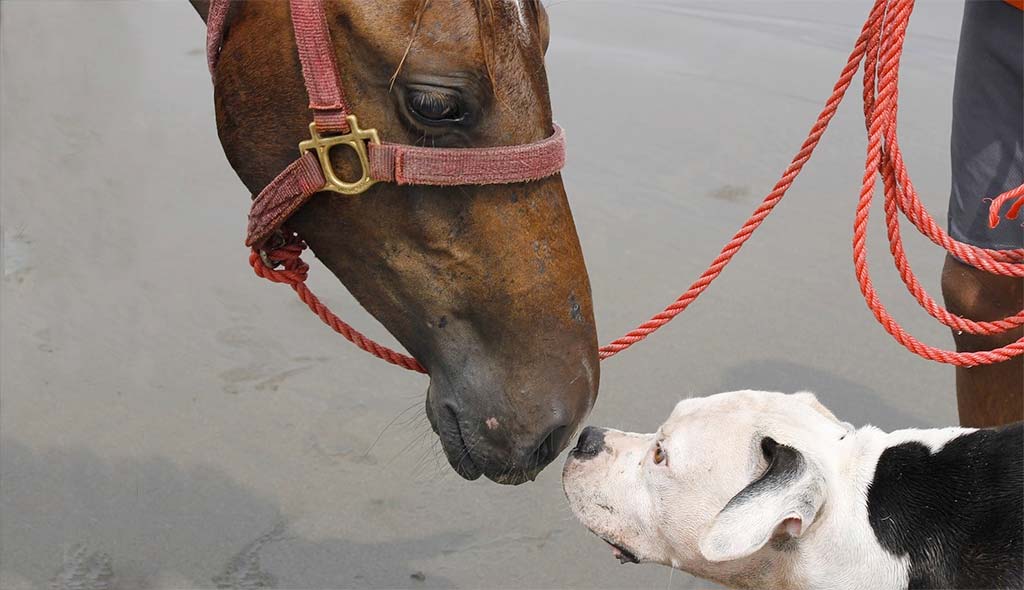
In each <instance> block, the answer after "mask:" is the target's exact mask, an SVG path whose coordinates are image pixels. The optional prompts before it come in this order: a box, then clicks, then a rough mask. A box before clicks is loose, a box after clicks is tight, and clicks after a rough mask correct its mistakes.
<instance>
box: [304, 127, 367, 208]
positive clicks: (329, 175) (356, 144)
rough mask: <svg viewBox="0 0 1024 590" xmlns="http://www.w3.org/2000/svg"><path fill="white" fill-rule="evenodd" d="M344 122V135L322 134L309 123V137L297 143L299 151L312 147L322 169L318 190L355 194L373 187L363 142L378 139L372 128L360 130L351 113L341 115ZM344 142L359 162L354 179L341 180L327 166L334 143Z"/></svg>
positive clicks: (328, 165)
mask: <svg viewBox="0 0 1024 590" xmlns="http://www.w3.org/2000/svg"><path fill="white" fill-rule="evenodd" d="M345 120H347V121H348V127H349V132H348V133H346V134H344V135H331V136H328V137H322V136H321V135H320V132H319V131H318V130H317V128H316V123H310V124H309V136H310V138H309V139H307V140H305V141H302V142H300V143H299V153H300V154H302V153H304V152H306V150H316V156H317V158H318V159H319V160H320V168H321V169H322V170H323V172H324V181H325V183H324V187H323V188H322V189H320V190H324V191H334V192H336V193H341V194H343V195H358V194H360V193H362V192H363V191H365V190H366V189H368V188H370V187H371V186H373V184H374V183H376V182H377V181H376V180H373V179H372V178H370V158H369V156H368V155H367V147H366V143H367V142H370V143H372V144H375V145H380V138H379V137H377V130H376V129H360V128H359V121H357V120H356V116H355V115H348V116H346V117H345ZM341 144H344V145H347V146H348V147H350V148H352V149H353V150H354V151H355V152H356V155H357V156H358V157H359V164H360V166H362V176H361V177H360V178H359V180H356V181H355V182H345V181H344V180H342V179H341V178H340V177H338V174H337V173H336V172H335V171H334V167H333V166H332V165H331V148H332V147H334V146H336V145H341Z"/></svg>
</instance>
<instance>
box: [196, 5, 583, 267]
mask: <svg viewBox="0 0 1024 590" xmlns="http://www.w3.org/2000/svg"><path fill="white" fill-rule="evenodd" d="M230 3H231V2H230V0H212V1H211V2H210V8H209V12H208V14H207V37H206V55H207V62H208V63H209V66H210V75H211V76H212V75H213V73H214V70H215V68H216V65H217V58H218V57H219V54H220V49H221V44H222V41H223V36H224V29H225V23H226V21H227V14H228V8H229V6H230ZM290 8H291V19H292V26H293V27H294V29H295V44H296V46H297V47H298V52H299V60H300V61H301V62H302V77H303V78H304V79H305V84H306V92H307V94H308V95H309V108H310V110H312V111H313V122H312V123H310V124H309V132H310V138H309V139H307V140H304V141H302V142H300V143H299V153H300V154H301V155H300V157H299V159H297V160H295V161H294V162H292V163H291V164H290V165H288V167H286V168H285V169H284V170H283V171H282V172H281V173H280V174H278V175H277V177H276V178H275V179H274V180H273V181H271V182H270V184H268V185H267V186H266V187H264V188H263V190H262V191H260V193H259V194H258V195H257V196H256V198H255V199H253V203H252V208H251V209H250V211H249V227H248V232H247V235H246V240H245V243H246V245H247V246H249V247H253V248H259V247H261V246H262V245H263V243H264V242H265V241H266V240H267V239H268V238H269V237H270V236H271V235H273V234H274V233H275V232H276V231H277V230H278V229H280V228H281V226H282V225H283V224H284V222H285V221H286V220H287V219H288V218H289V217H290V216H291V215H292V214H293V213H295V211H297V210H298V209H299V207H301V206H302V205H303V204H304V203H305V202H306V201H307V200H309V198H310V197H312V196H313V195H314V194H316V193H318V192H322V191H332V192H336V193H339V194H342V195H358V194H360V193H362V192H364V191H365V190H366V189H368V188H370V187H371V186H372V185H373V184H374V183H377V182H393V183H395V184H400V185H401V184H418V185H433V186H454V185H466V184H509V183H516V182H527V181H531V180H538V179H541V178H546V177H548V176H551V175H552V174H556V173H557V172H558V171H560V170H561V169H562V167H563V166H564V165H565V134H564V132H563V131H562V129H561V127H559V126H558V125H554V133H553V134H552V135H551V136H550V137H548V138H547V139H543V140H541V141H537V142H534V143H528V144H521V145H512V146H500V147H487V148H433V147H417V146H411V145H405V144H396V143H382V142H381V141H380V138H379V137H378V134H377V130H376V129H362V128H360V127H359V121H358V120H357V119H356V116H355V115H354V114H352V112H351V109H350V108H349V106H348V101H347V100H346V98H345V92H344V89H343V87H342V84H341V77H340V75H339V72H338V64H337V60H336V59H335V55H334V46H333V44H332V43H331V33H330V30H329V29H328V27H327V13H326V11H325V9H324V0H290ZM338 145H345V146H348V147H349V148H351V149H352V150H353V151H355V153H356V155H357V156H358V158H359V163H360V166H361V175H360V177H359V179H358V180H355V181H353V182H347V181H345V180H343V179H342V178H341V177H340V176H339V175H338V174H337V172H335V170H334V167H333V166H332V164H331V158H330V150H331V148H333V147H335V146H338Z"/></svg>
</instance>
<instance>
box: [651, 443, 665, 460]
mask: <svg viewBox="0 0 1024 590" xmlns="http://www.w3.org/2000/svg"><path fill="white" fill-rule="evenodd" d="M653 458H654V464H655V465H661V464H662V463H664V462H665V459H667V458H668V453H666V452H665V449H662V448H661V443H657V444H655V445H654V457H653Z"/></svg>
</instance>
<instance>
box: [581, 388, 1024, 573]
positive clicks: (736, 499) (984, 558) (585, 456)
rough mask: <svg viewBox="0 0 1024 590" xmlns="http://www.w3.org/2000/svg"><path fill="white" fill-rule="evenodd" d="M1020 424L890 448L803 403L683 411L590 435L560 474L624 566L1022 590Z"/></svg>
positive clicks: (959, 431) (911, 439)
mask: <svg viewBox="0 0 1024 590" xmlns="http://www.w3.org/2000/svg"><path fill="white" fill-rule="evenodd" d="M1022 463H1024V440H1022V425H1021V424H1015V425H1013V426H1008V427H1005V428H1002V429H998V430H972V429H967V428H943V429H936V430H900V431H896V432H892V433H885V432H882V431H881V430H878V429H877V428H874V427H871V426H868V427H864V428H861V429H854V428H853V427H852V426H850V425H849V424H846V423H844V422H840V421H839V420H837V419H836V417H835V416H834V415H832V413H831V412H829V411H828V410H827V409H826V408H825V407H824V406H822V405H821V404H820V403H819V402H818V400H817V399H816V398H815V397H814V395H813V394H810V393H796V394H792V395H785V394H781V393H771V392H765V391H736V392H731V393H722V394H718V395H714V396H710V397H706V398H697V399H687V400H684V401H682V402H680V403H679V404H678V405H677V406H676V408H675V410H674V411H673V412H672V415H671V416H670V417H669V419H668V420H667V421H666V422H665V423H664V424H663V425H662V426H661V428H659V429H658V431H657V432H655V433H653V434H635V433H627V432H620V431H617V430H606V429H599V428H593V427H589V428H587V429H585V430H584V431H583V433H582V434H581V435H580V438H579V443H578V444H577V446H576V448H575V449H573V450H572V451H571V452H570V454H569V458H568V460H567V461H566V463H565V468H564V470H563V472H562V483H563V486H564V488H565V494H566V497H567V498H568V499H569V504H570V505H571V506H572V510H573V512H574V513H575V514H576V516H577V518H579V519H580V521H581V522H583V524H584V525H585V526H587V528H589V529H590V530H591V531H593V532H594V533H596V534H597V535H598V536H599V537H601V538H603V539H604V540H605V541H607V542H608V543H609V544H611V545H612V547H613V548H614V549H613V553H614V555H615V556H616V557H618V558H619V559H620V560H622V561H634V562H640V561H644V562H655V563H661V564H665V565H669V566H672V567H675V568H679V569H682V570H685V571H687V572H690V573H692V574H694V575H697V576H701V577H704V578H708V579H711V580H715V581H717V582H720V583H723V584H725V585H727V586H733V587H738V588H772V589H781V588H829V589H842V588H857V589H871V590H882V589H890V588H1022V587H1024V541H1022V535H1024V522H1022V516H1021V512H1022V505H1024V475H1022Z"/></svg>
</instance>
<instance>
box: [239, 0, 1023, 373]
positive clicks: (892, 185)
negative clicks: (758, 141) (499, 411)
mask: <svg viewBox="0 0 1024 590" xmlns="http://www.w3.org/2000/svg"><path fill="white" fill-rule="evenodd" d="M913 8H914V1H913V0H876V2H875V4H874V6H873V8H872V10H871V13H870V15H869V16H868V19H867V21H866V22H865V24H864V27H863V29H862V30H861V33H860V36H859V37H858V38H857V43H856V45H855V46H854V48H853V51H852V52H851V53H850V57H849V60H848V61H847V63H846V66H845V67H844V68H843V70H842V73H841V74H840V76H839V80H838V81H837V82H836V84H835V86H834V87H833V90H832V94H831V95H830V96H829V98H828V100H827V101H826V103H825V107H824V108H823V109H822V111H821V113H820V114H819V115H818V118H817V120H816V121H815V123H814V125H813V126H812V127H811V130H810V133H809V134H808V136H807V139H806V140H804V142H803V145H801V147H800V150H799V151H798V152H797V154H796V155H795V156H794V157H793V159H792V161H791V162H790V164H789V166H787V167H786V170H785V172H783V174H782V177H781V178H780V179H779V181H778V182H777V183H776V184H775V186H774V187H773V188H772V191H771V192H770V193H768V195H767V196H766V197H765V198H764V200H763V201H762V202H761V204H760V205H759V206H758V207H757V209H756V210H755V211H754V213H753V214H752V215H751V216H750V218H749V219H748V220H747V221H746V222H745V223H744V224H743V226H742V227H741V228H740V230H739V231H738V232H736V234H735V235H734V236H733V238H732V240H730V241H729V243H727V244H726V245H725V247H723V248H722V250H721V252H720V253H719V254H718V256H716V257H715V259H714V260H713V261H712V262H711V265H710V266H709V267H708V269H707V270H705V271H704V272H703V273H702V274H701V275H700V277H699V278H698V279H697V280H696V281H695V282H694V283H693V284H692V285H690V287H689V288H688V289H687V290H686V291H685V292H684V293H683V294H682V295H680V296H679V297H678V298H677V299H676V300H675V301H673V302H672V303H671V304H669V305H668V306H667V307H666V308H665V309H664V310H662V311H661V312H660V313H658V314H656V315H655V316H653V317H652V318H650V319H649V320H647V321H646V322H644V323H642V324H640V325H639V326H637V327H636V328H635V329H633V330H631V331H630V332H629V333H627V334H626V335H624V336H622V337H620V338H618V339H616V340H614V341H612V342H611V343H609V344H607V345H605V346H602V347H601V349H600V357H601V359H602V360H604V359H606V358H608V357H611V356H614V355H615V354H618V353H619V352H622V351H623V350H625V349H627V348H629V347H630V346H632V345H634V344H636V343H637V342H639V341H641V340H643V339H645V338H647V337H648V336H650V335H651V334H652V333H654V332H655V331H657V330H658V329H659V328H661V327H662V326H664V325H665V324H667V323H668V322H670V321H672V319H673V318H675V317H676V316H677V315H679V314H680V313H682V311H683V310H684V309H686V308H687V307H689V305H690V304H691V303H693V302H694V301H695V300H696V299H697V297H699V296H700V294H701V293H703V292H704V291H705V290H706V289H707V288H708V286H710V285H711V283H712V282H713V281H714V280H715V279H716V278H717V277H718V276H719V275H720V274H721V273H722V271H723V270H724V269H725V267H726V265H728V264H729V262H730V261H731V260H732V258H733V257H734V256H735V255H736V253H737V252H739V250H740V248H742V247H743V245H744V244H745V243H746V242H747V240H749V239H750V237H751V236H752V235H753V234H754V231H756V230H757V228H758V227H760V225H761V223H763V222H764V220H765V218H767V217H768V214H769V213H771V212H772V210H773V209H774V208H775V206H776V205H778V204H779V202H780V201H781V200H782V198H783V197H784V196H785V194H786V191H787V190H789V187H790V186H792V184H793V181H794V180H796V177H797V176H798V175H799V174H800V171H801V170H802V169H803V167H804V165H805V164H806V163H807V161H808V160H809V159H810V157H811V154H813V152H814V149H815V147H817V145H818V142H819V141H820V140H821V137H822V135H824V133H825V130H826V129H827V128H828V125H829V122H830V121H831V120H832V117H833V116H834V115H835V113H836V110H837V109H838V108H839V104H840V102H842V100H843V97H844V96H845V94H846V91H847V89H848V88H849V86H850V83H851V82H852V80H853V77H854V75H855V74H856V72H857V70H858V69H860V65H861V62H863V63H864V117H865V126H866V128H867V131H868V145H867V156H866V161H865V170H864V179H863V183H862V185H861V192H860V200H859V203H858V206H857V213H856V216H855V221H854V234H853V252H854V254H853V260H854V269H855V272H856V276H857V281H858V283H859V284H860V289H861V293H862V294H863V296H864V300H865V302H866V303H867V305H868V308H869V309H870V310H871V311H872V313H873V314H874V315H875V318H876V319H877V320H878V321H879V323H880V324H882V326H883V327H884V328H885V330H886V331H887V332H889V334H891V335H892V336H893V338H894V339H896V341H897V342H899V343H900V344H901V345H903V346H904V347H905V348H907V350H910V351H911V352H913V353H915V354H917V355H919V356H921V357H923V358H926V359H930V360H934V361H938V362H942V363H948V364H953V365H957V366H963V367H970V366H975V365H983V364H991V363H997V362H1001V361H1005V360H1007V359H1010V358H1013V357H1015V356H1018V355H1021V354H1024V338H1021V339H1018V340H1017V341H1015V342H1013V343H1011V344H1008V345H1006V346H1002V347H999V348H996V349H994V350H987V351H979V352H956V351H949V350H943V349H939V348H935V347H932V346H929V345H927V344H924V343H922V342H921V341H919V340H917V339H916V338H915V337H914V336H912V335H910V334H908V333H907V332H906V331H905V330H904V329H903V328H902V327H901V326H900V325H899V324H898V323H897V322H896V320H895V319H893V318H892V316H891V315H890V314H889V312H888V310H886V308H885V306H884V305H883V304H882V302H881V301H880V300H879V298H878V294H877V293H876V292H875V289H874V286H873V285H872V282H871V277H870V274H869V271H868V264H867V249H866V239H865V237H866V231H867V221H868V212H869V210H870V206H871V201H872V199H873V198H874V193H875V182H876V175H880V176H881V178H882V183H883V193H884V195H885V205H884V207H885V217H886V226H887V228H888V237H889V245H890V251H891V253H892V255H893V260H894V262H895V265H896V268H897V270H898V272H899V274H900V277H901V278H902V280H903V282H904V283H905V284H906V286H907V289H908V290H909V292H910V293H911V294H912V295H913V296H914V298H915V299H917V301H918V302H919V303H920V304H921V306H922V307H923V308H924V309H925V310H926V311H927V312H928V313H929V314H930V315H932V316H933V317H935V318H936V319H937V320H939V321H940V322H942V323H943V324H944V325H946V326H949V327H950V328H953V329H956V330H962V331H964V332H968V333H971V334H985V335H993V334H1000V333H1003V332H1006V331H1008V330H1011V329H1013V328H1015V327H1017V326H1020V325H1022V324H1024V310H1022V311H1021V312H1019V313H1017V314H1015V315H1013V316H1010V317H1007V318H1004V319H1002V320H998V321H989V322H977V321H973V320H970V319H967V318H963V317H960V316H957V315H955V314H952V313H950V312H949V311H948V310H946V309H945V308H944V307H942V306H941V305H939V304H938V303H937V302H936V301H935V300H934V299H933V298H932V297H931V296H930V295H928V293H927V292H926V291H925V290H924V288H923V287H922V286H921V284H920V282H919V281H918V280H917V277H916V276H914V273H913V271H912V270H911V268H910V264H909V262H908V261H907V258H906V255H905V252H904V249H903V242H902V238H901V235H900V226H899V218H898V213H897V212H902V213H903V214H904V215H906V216H907V219H909V220H910V221H911V223H913V225H914V226H915V227H916V228H917V229H918V230H919V231H921V233H923V234H924V235H926V236H927V237H928V238H929V239H930V240H931V241H932V242H934V243H935V244H937V245H939V246H942V247H943V248H944V249H945V250H946V251H947V252H949V253H951V254H953V255H954V256H956V257H957V258H959V259H960V260H963V261H964V262H966V263H967V264H970V265H971V266H974V267H975V268H979V269H982V270H984V271H986V272H989V273H991V274H997V275H1003V276H1014V277H1024V249H1016V250H1003V251H1001V250H988V249H984V248H977V247H975V246H971V245H969V244H965V243H962V242H958V241H956V240H954V239H953V238H952V237H950V236H949V234H948V233H946V231H945V230H943V229H942V228H941V227H940V226H939V225H938V224H936V223H935V220H934V219H933V218H932V217H931V216H930V215H929V214H928V212H927V211H926V210H925V209H924V206H923V205H922V204H921V202H920V199H919V198H918V196H917V191H916V189H915V188H914V185H913V183H912V182H911V181H910V177H909V175H908V173H907V169H906V165H905V163H904V161H903V155H902V153H901V152H900V149H899V142H898V138H897V133H896V120H897V112H898V101H897V99H898V82H899V65H900V56H901V55H902V52H903V43H904V39H905V35H906V28H907V24H908V22H909V20H910V13H911V12H912V11H913ZM979 198H980V197H979ZM1011 200H1013V201H1014V202H1013V204H1012V205H1011V207H1010V208H1009V210H1008V211H1007V214H1006V216H1007V218H1009V219H1014V218H1015V217H1016V216H1017V214H1018V213H1019V211H1020V210H1021V208H1022V207H1024V185H1021V186H1019V187H1017V188H1014V189H1012V190H1010V191H1007V192H1005V193H1003V194H1001V195H998V196H996V197H994V198H993V199H992V203H991V208H990V224H991V225H992V226H993V227H994V226H995V225H996V224H998V222H999V211H1000V209H1001V207H1002V206H1003V205H1004V204H1005V203H1007V202H1009V201H1011ZM304 248H305V244H303V243H302V242H301V241H298V242H293V243H290V244H287V245H285V246H284V247H282V248H279V249H277V250H274V251H272V252H270V253H269V257H270V258H272V259H274V260H275V261H280V262H281V263H282V264H283V268H282V269H281V270H274V269H271V268H270V267H268V266H267V265H266V264H264V263H263V261H262V260H261V257H260V254H259V253H258V252H255V251H254V252H253V253H252V254H251V255H250V258H249V259H250V264H252V266H253V268H254V269H255V270H256V274H258V275H260V276H262V277H264V278H268V279H270V280H272V281H275V282H281V283H286V284H289V285H291V286H292V288H293V289H295V292H296V293H298V295H299V298H300V299H302V301H303V302H305V303H306V304H307V305H308V306H309V308H310V309H311V310H313V312H314V313H316V314H317V315H318V316H319V317H320V319H322V320H323V321H324V323H326V324H327V325H329V326H330V327H331V328H332V329H333V330H335V331H336V332H338V333H339V334H341V335H342V336H344V337H345V338H346V339H348V340H349V341H351V342H353V343H354V344H355V345H356V346H358V347H359V348H361V349H363V350H365V351H367V352H369V353H370V354H373V355H374V356H377V357H379V358H382V359H384V360H386V361H388V362H390V363H392V364H396V365H398V366H401V367H404V368H406V369H410V370H413V371H419V372H425V371H424V369H423V367H422V366H421V365H420V364H419V363H418V362H416V360H415V359H413V358H411V357H409V356H406V355H403V354H401V353H398V352H395V351H393V350H391V349H389V348H387V347H385V346H381V345H380V344H377V343H376V342H374V341H372V340H370V339H369V338H366V337H365V336H363V335H362V334H360V333H359V332H358V331H356V330H355V329H353V328H352V327H351V326H349V325H348V324H346V323H345V322H343V321H342V320H341V319H340V318H338V317H337V316H335V315H334V314H333V313H331V312H330V310H328V309H327V307H326V306H324V305H323V304H322V303H321V302H320V301H319V300H318V299H317V298H316V296H315V295H313V293H312V292H311V291H310V290H309V289H308V288H307V287H306V285H305V279H306V271H307V270H308V266H306V264H305V263H303V262H302V260H301V259H300V258H299V255H300V254H301V251H302V250H303V249H304Z"/></svg>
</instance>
